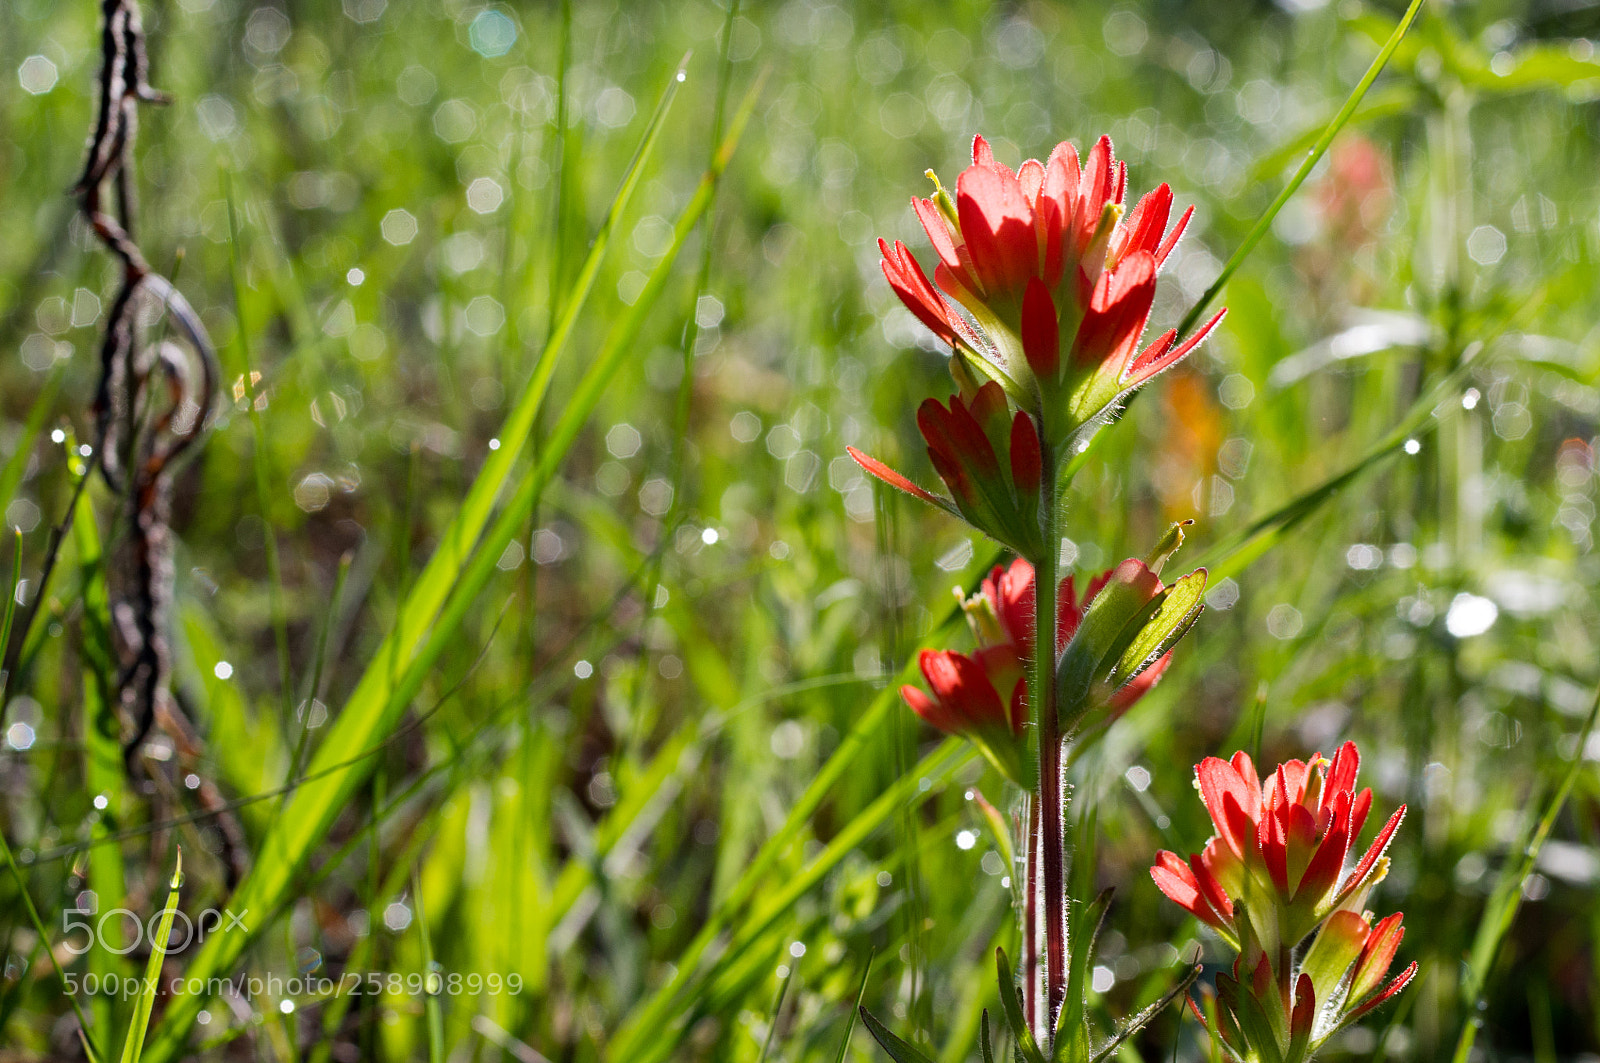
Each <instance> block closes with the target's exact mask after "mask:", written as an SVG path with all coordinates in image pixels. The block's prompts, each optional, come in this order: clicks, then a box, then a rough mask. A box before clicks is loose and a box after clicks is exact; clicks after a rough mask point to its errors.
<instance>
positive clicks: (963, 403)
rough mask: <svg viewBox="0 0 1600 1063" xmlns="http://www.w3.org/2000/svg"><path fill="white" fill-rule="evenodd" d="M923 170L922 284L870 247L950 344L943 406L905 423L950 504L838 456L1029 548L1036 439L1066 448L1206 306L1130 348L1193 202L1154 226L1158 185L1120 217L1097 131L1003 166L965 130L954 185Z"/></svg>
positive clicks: (1169, 360) (905, 253)
mask: <svg viewBox="0 0 1600 1063" xmlns="http://www.w3.org/2000/svg"><path fill="white" fill-rule="evenodd" d="M929 176H930V177H931V176H932V173H931V171H930V174H929ZM933 180H934V187H935V191H934V194H933V196H931V197H929V198H917V199H914V200H913V201H912V202H913V204H914V206H915V207H916V211H917V216H918V217H919V218H920V219H921V221H922V225H923V228H924V229H926V230H927V233H928V239H929V240H930V241H932V243H933V247H934V250H935V251H937V252H938V255H939V264H938V265H937V266H936V267H935V269H934V280H933V282H931V283H930V282H929V280H928V277H927V274H925V273H924V272H923V270H922V267H921V266H920V265H918V263H917V260H916V259H915V258H914V257H913V256H912V254H911V252H910V251H909V250H907V248H906V245H905V244H903V243H901V242H899V241H895V243H894V244H892V245H891V244H889V243H888V242H887V241H879V246H880V249H881V250H882V252H883V272H884V276H886V277H887V278H888V280H889V284H890V286H891V287H893V289H894V291H895V294H897V295H898V296H899V297H900V299H901V301H902V302H904V303H905V305H906V306H907V308H909V309H910V310H911V312H912V313H913V314H915V315H916V317H917V319H918V320H919V321H921V322H922V323H923V324H924V325H926V326H927V327H928V328H929V329H931V330H932V331H933V333H934V335H936V336H937V337H938V338H939V339H940V340H942V341H943V342H945V343H947V344H949V345H950V348H951V352H952V353H951V360H950V371H951V375H952V376H953V377H954V378H955V381H956V384H957V386H958V387H959V389H960V393H959V394H957V395H953V396H951V398H950V401H949V404H948V406H945V405H941V404H939V403H938V402H936V401H934V400H932V399H930V400H928V402H926V403H924V404H923V407H922V410H921V411H919V413H918V417H917V423H918V427H919V428H920V429H921V430H922V434H923V438H924V439H925V440H926V441H927V444H928V453H929V456H930V457H931V458H932V459H933V463H934V468H935V469H936V470H937V471H938V473H939V475H940V477H941V478H942V479H943V480H944V482H945V484H946V485H947V486H948V487H949V489H950V491H951V493H952V495H953V496H954V498H955V502H954V506H951V505H950V504H948V503H944V502H941V501H939V500H937V499H935V498H934V497H933V496H931V495H930V494H928V493H927V492H925V491H923V490H921V489H920V488H917V487H915V486H914V485H912V484H911V483H910V482H909V481H908V480H906V479H905V478H904V477H902V476H900V475H898V474H896V473H894V472H892V471H891V470H889V469H888V468H887V467H886V466H884V465H883V464H882V463H881V462H878V461H875V460H873V459H870V458H867V457H866V456H865V455H862V454H860V453H859V452H856V451H854V450H852V451H851V453H852V454H854V455H855V457H856V460H857V461H860V462H861V464H862V465H863V466H864V467H865V468H866V469H867V470H868V471H869V472H871V473H872V474H873V475H875V476H878V477H880V478H881V479H883V480H885V481H886V482H888V483H890V484H892V485H893V486H895V487H898V488H900V489H901V490H905V491H908V492H910V493H912V494H914V495H916V496H917V497H919V498H922V499H923V500H924V501H929V502H933V503H934V504H936V505H941V506H943V507H944V508H947V509H953V510H954V511H957V512H959V513H960V514H961V515H962V516H963V517H965V518H966V519H967V520H968V521H970V522H972V523H974V524H975V525H976V526H978V527H979V528H981V529H982V530H984V531H987V532H990V533H991V534H993V535H995V537H996V538H998V539H999V540H1000V541H1001V542H1003V543H1005V544H1006V545H1007V546H1010V547H1012V548H1013V549H1015V550H1017V551H1018V552H1019V553H1021V554H1023V555H1024V556H1033V552H1034V550H1036V549H1037V548H1038V547H1039V546H1040V545H1041V544H1040V543H1039V542H1038V540H1037V535H1036V534H1035V533H1034V531H1033V528H1032V524H1033V523H1034V521H1033V520H1032V517H1033V513H1031V512H1030V511H1029V509H1028V505H1027V501H1026V497H1027V496H1028V495H1030V494H1032V493H1036V492H1037V486H1036V485H1037V482H1038V477H1039V472H1038V460H1037V455H1038V454H1039V452H1040V448H1041V446H1045V447H1053V448H1055V449H1056V450H1057V451H1058V452H1059V453H1066V452H1067V450H1068V448H1070V447H1071V446H1072V445H1074V444H1075V443H1076V442H1077V441H1078V440H1079V439H1080V438H1081V435H1082V433H1083V431H1084V430H1086V429H1088V428H1090V427H1092V426H1093V425H1095V424H1098V423H1100V422H1101V421H1103V420H1104V419H1106V418H1107V417H1109V416H1110V415H1111V414H1112V413H1114V412H1115V410H1116V409H1117V408H1118V406H1119V404H1120V403H1121V401H1122V400H1123V399H1125V398H1126V397H1127V396H1128V394H1129V393H1131V392H1132V391H1133V390H1134V389H1135V388H1137V387H1139V386H1140V385H1141V384H1144V383H1146V382H1147V381H1149V380H1150V379H1151V378H1152V377H1154V376H1155V375H1156V374H1158V373H1160V372H1161V371H1162V370H1164V369H1166V368H1168V367H1169V366H1171V365H1173V364H1174V363H1176V362H1177V361H1178V360H1179V359H1181V358H1183V357H1184V356H1185V355H1187V354H1188V353H1189V352H1190V351H1192V350H1193V349H1194V348H1195V347H1196V346H1197V345H1198V344H1199V343H1200V341H1201V340H1202V339H1204V338H1205V336H1206V335H1207V333H1209V332H1210V331H1211V329H1212V328H1213V327H1214V326H1215V325H1216V323H1217V321H1218V320H1219V319H1220V318H1221V316H1222V314H1221V313H1220V312H1219V313H1218V314H1217V315H1216V317H1213V318H1212V319H1211V320H1210V321H1209V322H1207V323H1206V325H1205V326H1204V327H1203V328H1201V329H1199V330H1198V331H1196V332H1195V333H1194V334H1193V335H1191V336H1189V337H1187V338H1186V339H1184V340H1183V341H1182V342H1181V343H1180V342H1179V341H1178V336H1177V333H1176V332H1175V331H1170V330H1169V331H1168V332H1166V333H1164V334H1163V335H1162V336H1160V337H1159V338H1158V339H1156V340H1155V341H1154V342H1153V343H1151V344H1149V345H1148V346H1146V347H1145V348H1144V349H1143V350H1140V349H1139V346H1138V345H1139V340H1140V337H1141V336H1142V335H1143V333H1144V330H1145V326H1146V324H1147V323H1148V321H1149V318H1150V307H1151V304H1152V302H1153V301H1154V299H1155V291H1156V273H1157V272H1158V271H1159V269H1160V268H1161V265H1162V264H1163V263H1164V262H1166V260H1167V257H1168V256H1169V255H1170V254H1171V253H1172V249H1173V247H1174V246H1175V245H1176V244H1177V241H1178V237H1179V236H1181V235H1182V233H1183V230H1184V228H1185V227H1186V226H1187V225H1188V222H1189V218H1190V217H1191V216H1192V214H1193V208H1192V207H1191V208H1190V209H1189V210H1187V211H1185V212H1184V213H1183V215H1182V217H1180V218H1179V219H1178V222H1177V224H1175V225H1173V226H1171V227H1170V229H1169V227H1168V220H1169V217H1170V215H1171V211H1172V190H1171V189H1170V188H1169V187H1168V186H1167V185H1164V184H1163V185H1161V186H1160V187H1159V188H1157V189H1156V190H1155V191H1153V192H1151V193H1149V194H1148V195H1146V196H1144V197H1143V198H1142V199H1140V200H1139V202H1138V203H1137V204H1136V205H1135V206H1134V208H1133V210H1132V211H1131V212H1128V213H1127V214H1126V216H1124V200H1125V195H1126V192H1127V184H1128V167H1127V164H1126V163H1123V162H1118V161H1117V159H1116V158H1115V156H1114V154H1113V152H1112V150H1111V140H1110V138H1109V137H1101V138H1100V139H1099V140H1098V141H1097V142H1096V143H1095V145H1094V147H1093V148H1091V149H1090V150H1089V152H1088V154H1087V155H1086V156H1085V157H1084V158H1083V159H1082V160H1081V161H1080V159H1079V156H1078V152H1077V149H1075V148H1074V147H1073V146H1072V145H1071V144H1067V143H1062V144H1059V145H1057V146H1056V149H1055V150H1054V151H1053V152H1051V153H1050V158H1049V160H1048V161H1047V162H1044V163H1040V162H1038V161H1037V160H1033V159H1030V160H1028V161H1027V162H1025V163H1023V165H1022V168H1021V169H1020V170H1017V171H1012V170H1011V169H1010V168H1009V167H1007V166H1004V165H1002V164H1001V163H999V162H996V161H995V158H994V153H993V152H992V151H991V150H990V148H989V145H988V144H987V143H986V142H985V141H984V139H983V138H982V137H977V138H976V139H975V140H974V142H973V146H972V165H971V166H970V167H968V168H967V169H966V170H965V171H963V172H962V174H961V176H960V177H959V178H957V180H956V192H955V195H954V196H951V194H950V193H949V192H948V191H947V190H946V189H945V188H944V186H943V185H941V184H939V181H938V178H937V177H934V178H933ZM990 384H993V385H995V387H994V389H993V390H990V389H989V388H988V385H990ZM1008 400H1009V401H1008ZM1010 405H1015V406H1016V408H1017V413H1016V415H1015V417H1012V416H1010V415H1009V406H1010ZM996 515H998V517H999V519H998V520H995V519H992V518H994V517H995V516H996ZM985 518H990V519H985ZM980 520H983V523H980V522H979V521H980Z"/></svg>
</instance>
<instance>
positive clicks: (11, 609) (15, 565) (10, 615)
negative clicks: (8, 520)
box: [0, 528, 22, 704]
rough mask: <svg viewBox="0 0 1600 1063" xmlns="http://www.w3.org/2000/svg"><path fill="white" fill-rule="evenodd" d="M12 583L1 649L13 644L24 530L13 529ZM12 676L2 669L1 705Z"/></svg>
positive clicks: (1, 626) (2, 625) (1, 624)
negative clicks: (12, 625)
mask: <svg viewBox="0 0 1600 1063" xmlns="http://www.w3.org/2000/svg"><path fill="white" fill-rule="evenodd" d="M11 544H12V549H11V582H9V583H7V584H6V605H5V616H4V618H0V647H4V646H9V645H10V644H11V622H12V621H13V620H15V619H16V618H17V588H18V587H19V586H20V585H21V583H22V529H21V528H13V529H11ZM10 678H11V675H10V673H9V672H8V671H6V670H5V669H4V668H0V704H4V703H5V696H6V685H7V681H8V680H9V679H10Z"/></svg>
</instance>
